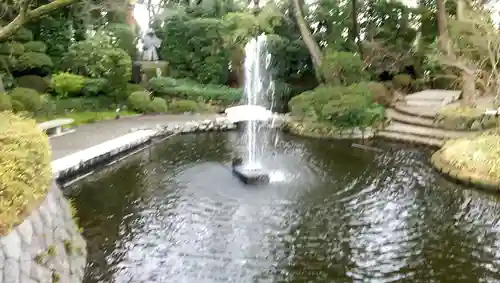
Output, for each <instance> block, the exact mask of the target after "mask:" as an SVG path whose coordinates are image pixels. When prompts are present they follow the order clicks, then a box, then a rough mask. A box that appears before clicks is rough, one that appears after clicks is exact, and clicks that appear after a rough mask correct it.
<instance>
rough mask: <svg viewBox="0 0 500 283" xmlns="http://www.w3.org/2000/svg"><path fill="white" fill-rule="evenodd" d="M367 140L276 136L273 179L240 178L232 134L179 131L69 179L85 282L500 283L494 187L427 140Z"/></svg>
mask: <svg viewBox="0 0 500 283" xmlns="http://www.w3.org/2000/svg"><path fill="white" fill-rule="evenodd" d="M371 146H375V147H379V148H381V149H383V152H371V151H364V150H361V149H357V148H352V147H351V143H350V142H332V141H325V140H310V139H302V138H295V137H289V136H281V138H280V140H279V142H278V143H277V148H274V147H270V148H269V149H268V152H269V158H266V159H265V160H264V163H265V164H266V165H268V166H269V168H270V172H274V174H271V183H270V184H269V185H264V186H259V187H255V188H248V187H246V186H244V185H243V184H241V183H240V182H239V181H238V180H237V179H236V178H234V176H232V174H231V160H232V156H234V155H235V154H234V151H235V150H237V149H238V147H239V143H238V133H228V134H203V135H188V136H178V137H174V138H172V139H170V140H168V141H167V142H166V143H165V144H164V145H161V146H159V147H158V148H156V149H152V150H149V151H147V152H144V153H143V154H141V155H139V156H136V157H135V159H133V160H130V161H128V162H127V164H125V165H123V166H122V167H121V168H117V169H114V170H111V171H109V172H105V173H103V174H102V176H95V177H92V179H89V180H87V181H86V182H84V183H80V184H76V185H74V186H73V187H72V188H71V189H72V190H71V192H72V193H71V194H72V195H73V197H74V199H75V203H76V206H77V209H78V216H79V217H80V224H81V226H82V227H83V228H84V234H85V237H86V238H87V240H88V242H89V265H88V268H87V273H86V278H85V282H86V283H97V282H120V283H121V282H137V283H139V282H148V283H154V282H450V283H456V282H467V283H469V282H497V281H498V280H500V272H499V271H500V269H499V268H500V264H499V262H500V261H499V260H500V254H498V253H497V250H498V249H499V247H500V242H499V241H498V239H499V237H500V229H499V228H500V222H499V221H500V205H499V203H498V199H497V197H494V196H490V195H486V194H483V193H479V192H476V191H471V190H466V189H464V188H463V187H460V186H458V185H455V184H452V183H449V182H447V181H445V180H444V179H443V178H441V177H440V176H439V175H438V174H437V173H435V172H434V170H433V169H432V168H430V167H429V165H428V163H427V159H428V156H429V154H430V151H428V150H427V149H425V148H424V149H422V148H418V149H416V148H411V147H401V146H399V145H397V144H387V143H381V142H374V143H372V144H371ZM272 153H275V154H272ZM276 169H279V170H278V171H276ZM277 173H280V174H277ZM273 180H274V181H273Z"/></svg>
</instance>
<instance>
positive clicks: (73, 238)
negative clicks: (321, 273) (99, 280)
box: [0, 184, 87, 283]
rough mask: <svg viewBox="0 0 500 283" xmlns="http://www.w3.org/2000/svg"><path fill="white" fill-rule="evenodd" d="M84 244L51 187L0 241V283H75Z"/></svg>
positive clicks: (83, 259) (68, 210)
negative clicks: (39, 202)
mask: <svg viewBox="0 0 500 283" xmlns="http://www.w3.org/2000/svg"><path fill="white" fill-rule="evenodd" d="M86 254H87V252H86V243H85V240H84V239H83V238H82V236H81V235H80V233H79V231H78V228H77V226H76V224H75V222H74V221H73V216H72V212H71V208H70V205H69V203H68V201H67V200H66V199H65V198H64V196H63V195H62V192H61V190H60V189H59V188H58V187H57V185H55V184H53V185H52V187H51V188H50V190H49V192H48V194H47V197H46V199H45V200H44V201H43V202H42V204H41V205H40V206H39V207H38V209H34V210H33V211H32V212H31V214H30V216H28V217H27V218H26V219H25V220H24V222H23V223H21V224H20V225H19V226H17V227H16V228H14V229H13V230H12V231H10V232H9V234H7V235H6V236H3V237H1V238H0V268H1V273H0V283H79V282H82V280H83V276H84V269H85V264H86Z"/></svg>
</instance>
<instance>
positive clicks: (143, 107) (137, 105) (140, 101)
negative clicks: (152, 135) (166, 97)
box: [128, 91, 151, 113]
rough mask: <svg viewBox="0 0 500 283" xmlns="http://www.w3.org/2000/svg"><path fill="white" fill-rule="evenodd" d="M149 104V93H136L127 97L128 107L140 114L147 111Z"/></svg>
mask: <svg viewBox="0 0 500 283" xmlns="http://www.w3.org/2000/svg"><path fill="white" fill-rule="evenodd" d="M150 102H151V98H150V93H149V92H146V91H136V92H134V93H132V94H131V95H130V96H129V97H128V105H129V107H130V108H131V109H133V110H135V111H137V112H140V113H144V112H147V111H148V107H149V105H150Z"/></svg>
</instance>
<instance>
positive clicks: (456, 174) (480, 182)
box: [430, 150, 500, 192]
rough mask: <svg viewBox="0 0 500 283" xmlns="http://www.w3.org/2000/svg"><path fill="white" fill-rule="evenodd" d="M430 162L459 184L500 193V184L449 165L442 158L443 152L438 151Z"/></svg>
mask: <svg viewBox="0 0 500 283" xmlns="http://www.w3.org/2000/svg"><path fill="white" fill-rule="evenodd" d="M430 161H431V164H432V166H434V168H435V169H436V170H437V171H439V172H440V173H441V174H443V175H444V176H446V177H448V178H450V179H452V180H453V181H455V182H457V183H460V184H464V185H470V186H474V187H476V188H479V189H482V190H487V191H493V192H500V182H498V181H493V180H490V179H488V178H487V177H484V178H483V177H481V176H477V175H474V174H471V173H470V172H468V171H466V170H461V169H459V168H456V167H454V166H452V165H450V164H448V162H446V161H445V160H444V159H443V158H442V156H441V150H438V151H436V152H435V153H434V154H433V155H432V156H431V160H430Z"/></svg>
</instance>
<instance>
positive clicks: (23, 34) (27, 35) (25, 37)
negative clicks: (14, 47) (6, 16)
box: [12, 27, 33, 42]
mask: <svg viewBox="0 0 500 283" xmlns="http://www.w3.org/2000/svg"><path fill="white" fill-rule="evenodd" d="M12 39H13V40H15V41H19V42H28V41H32V40H33V33H32V32H31V31H30V30H29V29H27V28H23V27H22V28H20V29H19V30H18V31H17V32H16V33H14V35H13V36H12Z"/></svg>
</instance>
